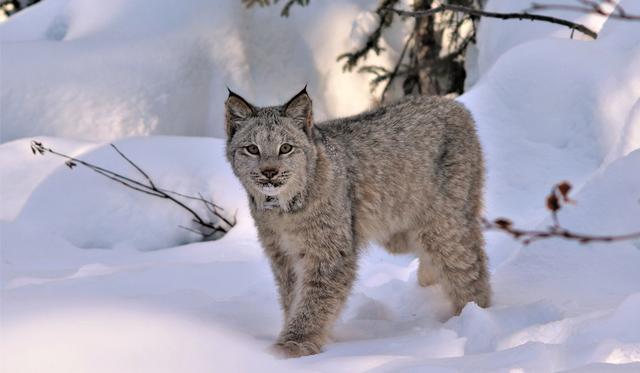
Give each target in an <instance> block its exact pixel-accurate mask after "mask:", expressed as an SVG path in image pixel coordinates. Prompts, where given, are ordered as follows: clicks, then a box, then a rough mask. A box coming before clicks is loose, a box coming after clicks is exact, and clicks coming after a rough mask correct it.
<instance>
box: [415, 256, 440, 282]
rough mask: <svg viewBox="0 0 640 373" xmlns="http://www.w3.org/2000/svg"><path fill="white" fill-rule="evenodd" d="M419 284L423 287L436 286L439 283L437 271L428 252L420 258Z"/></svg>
mask: <svg viewBox="0 0 640 373" xmlns="http://www.w3.org/2000/svg"><path fill="white" fill-rule="evenodd" d="M418 260H419V262H418V263H419V264H418V284H419V285H420V286H422V287H427V286H431V285H435V284H436V283H437V282H438V278H437V274H436V271H435V270H434V269H433V264H432V263H431V259H429V254H427V252H426V250H425V252H423V253H420V256H419V257H418Z"/></svg>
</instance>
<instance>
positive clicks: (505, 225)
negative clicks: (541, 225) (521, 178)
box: [482, 181, 640, 245]
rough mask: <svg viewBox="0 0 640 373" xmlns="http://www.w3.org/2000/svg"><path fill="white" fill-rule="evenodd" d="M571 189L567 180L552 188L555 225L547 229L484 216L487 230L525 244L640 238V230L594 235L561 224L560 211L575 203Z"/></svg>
mask: <svg viewBox="0 0 640 373" xmlns="http://www.w3.org/2000/svg"><path fill="white" fill-rule="evenodd" d="M570 190H571V184H569V183H568V182H566V181H563V182H561V183H558V184H556V185H554V187H553V188H552V189H551V193H550V194H549V195H548V196H547V199H546V202H547V209H548V210H549V211H550V213H551V218H552V220H553V225H551V226H550V227H548V228H547V229H546V230H536V229H521V228H516V227H514V225H513V222H512V221H511V220H509V219H506V218H498V219H495V220H494V221H489V220H487V219H486V218H482V223H483V225H484V228H485V229H487V230H499V231H502V232H505V233H507V234H509V235H511V236H512V237H513V238H515V239H516V240H518V241H520V242H522V243H523V244H524V245H528V244H530V243H532V242H534V241H538V240H542V239H547V238H564V239H567V240H572V241H578V242H580V243H583V244H586V243H590V242H613V241H625V240H634V239H640V232H633V233H628V234H622V235H592V234H585V233H577V232H573V231H571V230H569V229H567V228H564V227H563V226H562V225H561V224H560V220H559V218H558V211H559V210H560V209H561V208H562V206H563V205H564V204H567V203H570V204H572V203H575V202H574V201H573V200H572V199H571V198H569V191H570Z"/></svg>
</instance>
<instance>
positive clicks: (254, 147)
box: [245, 144, 260, 155]
mask: <svg viewBox="0 0 640 373" xmlns="http://www.w3.org/2000/svg"><path fill="white" fill-rule="evenodd" d="M245 149H246V150H247V153H249V154H252V155H258V154H260V149H259V148H258V145H256V144H251V145H249V146H247V147H245Z"/></svg>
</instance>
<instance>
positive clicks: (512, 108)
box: [0, 0, 640, 372]
mask: <svg viewBox="0 0 640 373" xmlns="http://www.w3.org/2000/svg"><path fill="white" fill-rule="evenodd" d="M169 3H171V4H174V2H168V1H167V2H164V1H162V2H157V1H156V2H154V5H153V6H150V5H149V4H150V1H148V0H145V1H137V2H129V1H124V0H122V1H111V2H108V3H104V2H100V4H99V5H98V2H97V1H87V0H84V1H80V0H46V1H43V2H41V3H40V4H38V5H36V6H34V7H32V8H29V9H28V10H26V11H24V12H23V13H22V14H18V15H17V16H15V17H12V18H11V19H10V20H8V21H7V22H5V23H2V24H0V40H2V52H3V53H2V55H1V56H0V61H1V62H2V72H3V73H2V74H0V82H1V84H0V95H1V97H0V98H1V100H2V110H1V114H0V115H1V117H0V119H1V121H2V133H1V134H0V136H1V138H2V141H4V142H3V143H2V144H0V197H1V200H0V202H1V203H0V247H1V250H2V263H1V264H2V265H1V267H0V268H1V273H0V277H1V284H2V292H1V305H0V306H1V311H2V314H1V325H0V327H1V328H2V339H1V340H0V344H1V349H0V351H1V354H2V356H3V358H2V369H3V371H7V372H42V371H47V372H85V371H97V372H114V371H117V372H145V371H154V372H174V371H180V370H182V371H189V372H206V371H212V370H214V371H278V372H281V371H313V372H317V371H332V372H334V371H335V372H358V371H400V372H409V371H429V372H432V371H433V372H496V371H504V372H507V371H510V372H529V371H533V372H552V371H570V372H635V371H638V370H640V327H639V326H638V322H639V321H640V319H639V317H638V315H640V272H639V271H638V266H639V265H640V240H635V241H620V242H615V243H606V244H604V243H600V244H598V243H592V244H589V245H581V244H578V243H573V242H569V241H563V240H557V239H554V240H546V241H539V242H535V243H532V244H531V245H529V246H524V247H523V246H521V245H520V244H519V243H517V242H515V241H513V240H512V239H511V238H510V237H506V236H504V235H502V234H500V233H495V232H488V233H487V235H486V236H487V242H488V244H487V252H488V254H489V257H490V262H491V263H490V264H491V271H492V286H493V291H494V304H493V305H492V307H490V308H488V309H481V308H479V307H477V306H476V305H474V304H469V305H467V307H465V309H464V310H463V312H462V314H461V315H460V316H457V317H450V314H449V312H450V310H449V306H448V304H447V301H446V299H445V297H444V294H443V293H442V291H441V289H440V288H439V287H438V286H433V287H429V288H421V287H419V286H418V284H417V278H416V270H417V267H418V262H417V260H416V259H415V258H412V257H409V256H391V255H389V254H386V253H384V252H383V251H382V249H380V248H379V247H378V246H376V245H372V247H371V248H370V249H369V250H368V251H367V252H366V253H365V255H364V256H363V258H362V262H361V268H360V271H359V278H358V281H357V283H356V285H355V287H354V289H353V291H352V294H351V296H350V298H349V302H348V304H347V307H346V309H345V310H344V312H343V313H342V315H341V317H340V319H339V320H338V321H337V323H336V325H335V327H334V331H333V334H332V339H333V340H332V342H331V343H329V344H327V345H326V346H325V349H324V351H323V353H321V354H319V355H316V356H310V357H305V358H300V359H294V360H287V361H281V360H276V359H274V358H273V357H271V356H270V355H268V354H267V353H266V352H265V350H266V348H267V347H268V346H269V344H270V343H272V342H273V340H274V338H275V337H276V335H277V333H278V331H279V328H280V326H281V319H280V311H279V308H278V304H277V296H276V290H275V285H274V283H273V280H272V277H271V272H270V269H269V265H268V262H267V260H266V258H265V257H264V255H263V254H262V252H261V248H260V245H259V243H258V241H257V235H256V231H255V228H254V226H253V222H252V220H251V217H250V215H249V213H248V207H247V201H246V197H245V194H244V192H243V190H242V188H241V187H240V185H239V183H238V181H237V180H236V179H235V177H234V176H233V174H232V172H231V170H230V168H229V165H228V164H227V162H226V160H225V159H224V156H223V151H224V140H223V139H221V138H211V137H210V138H206V137H179V136H170V135H193V136H204V135H215V136H221V134H222V131H221V128H222V125H221V120H222V101H223V100H224V97H225V96H226V93H225V87H224V84H225V83H227V84H229V85H230V86H232V87H233V88H236V89H237V90H238V91H241V92H242V93H245V94H246V95H247V96H248V98H250V99H254V100H255V101H256V102H258V103H260V104H270V103H275V102H278V101H282V100H284V99H286V98H287V96H288V95H290V94H291V93H293V92H295V91H297V90H298V89H299V86H300V85H301V84H303V83H304V82H305V81H308V82H309V88H310V91H311V95H312V97H313V98H314V105H316V114H317V115H318V116H320V117H334V116H340V115H344V114H348V113H354V112H358V111H361V110H362V109H364V108H365V107H367V106H369V104H370V100H371V96H370V94H369V92H368V83H367V77H365V76H360V75H358V74H342V73H341V66H340V64H337V63H335V56H336V55H338V54H339V53H341V52H343V51H345V50H348V49H349V48H353V47H355V46H356V45H357V44H358V43H359V42H361V41H362V36H363V35H364V34H365V33H366V30H368V29H370V28H371V25H372V23H371V21H372V18H371V15H370V14H369V13H367V12H366V10H367V9H371V7H372V4H373V2H372V1H364V0H362V1H348V2H347V1H340V2H338V1H335V2H334V1H331V2H319V1H312V2H311V4H312V5H311V7H310V8H294V9H293V10H292V16H291V18H289V19H280V18H277V17H274V15H277V13H278V12H279V9H278V7H275V8H265V9H259V8H258V9H253V10H251V11H245V10H243V9H242V8H241V6H240V5H239V4H240V2H238V1H235V0H233V1H231V0H230V1H220V2H215V6H214V5H211V4H212V2H205V1H196V0H189V1H185V2H183V3H184V6H183V7H177V8H175V7H174V8H172V9H171V10H167V9H166V8H165V7H164V6H163V5H166V4H169ZM156 4H157V5H156ZM528 4H529V2H528V1H519V0H518V1H513V0H510V1H506V0H503V1H497V0H493V1H490V2H489V4H488V7H489V9H492V10H499V11H509V10H519V9H522V8H526V7H527V6H528ZM621 4H622V5H623V6H624V7H625V9H626V10H627V11H628V12H630V13H636V14H638V13H640V4H639V3H638V2H636V1H631V0H628V1H623V2H621ZM547 13H549V14H554V15H559V16H563V17H568V18H569V19H571V20H574V21H578V22H581V23H585V24H587V25H589V26H591V27H592V28H594V29H596V30H600V36H599V38H598V39H597V40H595V41H591V40H588V38H584V37H581V36H579V35H574V37H576V38H578V39H579V40H569V39H568V37H569V33H568V30H566V29H563V28H561V27H558V26H552V25H542V24H539V23H531V22H525V23H518V22H517V21H510V22H503V21H499V20H484V21H482V23H481V26H480V33H479V36H478V42H479V45H478V49H477V55H476V57H477V59H476V60H474V61H470V64H469V66H470V68H471V70H472V72H473V73H472V76H473V74H475V77H476V78H477V79H476V78H474V79H472V80H475V81H470V82H468V83H469V86H470V87H471V88H470V90H469V91H468V92H467V93H466V94H465V95H463V96H462V97H460V98H459V100H460V101H462V102H464V103H465V104H466V105H467V106H468V107H469V108H470V110H471V111H472V113H473V115H474V117H475V118H476V120H477V122H478V130H479V134H480V137H481V141H482V143H483V146H484V149H485V153H486V158H487V170H488V180H487V182H488V183H487V184H488V185H487V196H486V197H487V198H486V199H487V204H486V205H487V206H486V215H487V216H488V217H490V218H495V217H498V216H507V217H509V218H511V219H513V220H514V221H515V222H516V224H518V225H522V226H526V227H539V228H542V227H545V226H547V225H549V224H550V220H549V215H548V213H547V211H546V210H545V208H544V197H545V196H546V194H547V193H549V190H550V188H551V186H552V185H553V184H554V183H556V182H559V181H561V180H565V179H566V180H569V181H570V182H571V183H572V185H573V186H574V190H573V191H572V197H573V198H574V199H575V200H576V201H577V202H576V204H575V205H572V206H567V207H565V208H563V210H561V211H560V214H559V217H560V220H561V222H562V223H563V225H565V226H567V227H570V228H571V229H572V230H575V231H578V232H588V233H594V234H595V233H602V234H622V233H627V232H632V231H638V230H640V225H639V222H640V70H638V69H637V66H639V65H640V39H639V38H638V36H637V35H640V33H638V31H640V23H637V22H624V21H616V20H612V19H609V20H607V19H604V17H600V16H591V15H584V14H580V13H561V12H556V11H553V12H547ZM132 14H135V15H136V16H135V17H132V16H131V15H132ZM354 20H356V21H355V22H354ZM326 30H331V33H330V36H328V34H327V31H326ZM402 31H403V30H402V28H401V27H398V28H397V29H396V30H394V33H393V35H392V37H390V39H389V43H390V44H391V45H395V46H397V44H398V40H401V38H402ZM150 56H151V58H150ZM385 58H391V60H393V58H395V55H394V54H393V53H392V54H391V57H389V56H387V57H385ZM380 61H382V62H385V61H384V58H381V60H380ZM386 62H388V61H386ZM5 71H11V74H8V73H5ZM160 134H162V135H165V136H138V137H132V136H134V135H160ZM33 138H35V139H37V140H39V141H42V142H43V144H44V145H46V146H50V147H52V148H54V149H56V150H59V151H61V152H64V153H67V154H70V155H74V156H76V157H80V158H82V159H85V160H88V161H91V162H94V163H96V164H99V165H101V166H104V167H107V168H110V169H114V170H117V171H120V172H122V173H124V174H126V175H129V176H132V177H133V176H135V177H139V175H137V174H136V172H135V170H134V169H132V168H131V166H130V165H128V164H127V163H126V162H125V161H124V160H123V159H122V158H120V157H119V156H118V155H117V154H116V153H115V152H114V151H113V149H111V147H110V146H109V144H108V141H113V142H114V143H115V144H116V145H117V146H118V147H119V148H120V149H121V150H122V151H123V152H124V153H125V154H127V155H128V156H129V157H130V158H131V159H132V160H134V161H135V162H136V163H137V164H139V165H140V166H141V167H142V168H143V169H144V170H145V171H147V172H148V173H149V174H150V175H151V177H152V178H153V179H154V180H155V181H156V182H157V184H158V185H161V186H163V187H165V188H168V189H173V190H175V191H179V192H182V193H189V194H197V193H203V195H206V196H209V197H211V198H213V199H214V201H215V202H216V203H218V204H219V205H221V206H222V207H223V208H224V209H225V210H224V211H225V212H228V213H230V214H234V215H235V217H236V219H237V224H236V226H235V227H234V228H233V229H232V230H231V231H230V232H229V233H228V234H227V235H226V236H224V237H223V238H222V239H220V240H216V241H209V242H198V236H197V235H195V234H193V233H191V232H189V231H186V230H184V229H180V228H179V227H178V226H179V225H188V224H189V219H190V216H189V215H188V214H186V213H184V211H182V210H180V209H178V208H176V207H175V206H173V205H171V204H170V203H168V202H167V201H163V200H159V199H157V198H154V197H151V196H146V195H143V194H140V193H137V192H134V191H130V190H127V189H125V188H123V187H122V186H120V185H117V184H116V183H114V182H112V181H110V180H107V179H104V178H103V177H101V176H99V175H97V174H95V173H92V172H91V171H89V170H86V169H83V168H81V167H76V168H74V169H73V170H69V169H68V168H67V167H66V166H65V165H64V163H63V161H62V160H61V159H59V158H55V157H54V156H52V155H50V154H47V155H45V156H39V155H38V156H34V155H32V154H31V152H30V150H29V143H30V141H31V140H32V139H33ZM192 202H193V201H191V202H189V203H192ZM190 205H191V206H192V207H193V208H195V209H199V210H198V211H200V212H202V213H205V211H204V210H203V209H202V206H199V205H198V204H197V203H192V204H190Z"/></svg>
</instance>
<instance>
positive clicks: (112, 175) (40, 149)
mask: <svg viewBox="0 0 640 373" xmlns="http://www.w3.org/2000/svg"><path fill="white" fill-rule="evenodd" d="M111 147H112V148H113V149H114V150H115V151H116V152H117V153H118V154H119V155H120V156H121V157H122V158H123V159H124V160H125V161H127V162H128V163H129V164H130V165H131V166H133V167H134V168H135V169H136V171H138V173H140V174H141V175H142V176H143V177H144V178H145V179H146V180H147V182H148V185H147V184H144V183H142V182H140V181H137V180H134V179H132V178H129V177H126V176H124V175H121V174H118V173H116V172H113V171H111V170H107V169H105V168H102V167H100V166H97V165H94V164H92V163H89V162H86V161H83V160H81V159H77V158H74V157H71V156H68V155H66V154H63V153H59V152H57V151H55V150H53V149H51V148H47V147H45V146H44V145H42V143H41V142H38V141H31V151H32V153H33V154H40V155H44V154H45V153H51V154H54V155H57V156H59V157H62V158H65V159H67V161H66V162H65V164H66V165H67V166H68V167H69V168H71V169H73V167H75V166H77V165H78V164H80V165H82V166H85V167H87V168H89V169H91V170H92V171H94V172H96V173H98V174H100V175H102V176H104V177H106V178H108V179H111V180H113V181H115V182H118V183H120V184H122V185H124V186H126V187H128V188H131V189H133V190H136V191H138V192H142V193H145V194H149V195H152V196H155V197H159V198H163V199H167V200H169V201H171V202H173V203H174V204H176V205H178V206H180V207H181V208H183V209H184V210H186V211H187V212H189V213H190V214H191V215H192V216H193V222H195V223H197V224H198V225H200V226H202V227H204V228H206V229H208V230H210V232H208V233H207V232H201V231H196V230H193V229H188V228H185V227H181V228H185V229H188V230H190V231H192V232H197V233H199V234H201V235H202V237H203V238H208V237H211V236H213V235H214V234H215V233H218V232H222V233H227V232H228V231H229V229H231V228H232V227H233V226H234V225H235V219H234V222H231V221H230V220H229V219H228V218H227V217H225V216H224V215H222V214H221V213H220V212H219V210H222V208H221V207H219V206H217V205H216V204H214V203H213V202H211V201H209V200H207V199H205V198H204V197H203V196H202V194H199V197H194V196H190V195H186V194H182V193H178V192H174V191H171V190H167V189H163V188H158V187H157V186H156V185H155V183H154V182H153V180H152V179H151V177H150V176H149V174H147V173H146V172H145V171H144V170H143V169H142V168H141V167H139V166H138V165H137V164H136V163H135V162H133V161H132V160H131V159H130V158H128V157H127V156H126V155H124V153H122V152H121V151H120V149H118V148H117V147H116V146H115V145H114V144H111ZM174 195H175V196H180V197H183V198H186V199H191V200H196V201H200V202H202V203H203V204H204V206H205V208H206V209H207V211H209V212H210V213H212V214H213V215H214V216H216V217H217V218H218V219H220V220H221V221H222V222H224V223H225V224H226V225H227V226H228V228H225V227H223V226H221V225H218V224H215V223H213V222H211V221H208V220H206V219H204V218H202V217H201V216H200V215H199V214H198V213H197V212H196V211H195V210H193V209H192V208H191V207H189V206H188V205H186V204H185V203H184V202H182V201H180V200H178V199H177V198H175V197H174Z"/></svg>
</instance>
